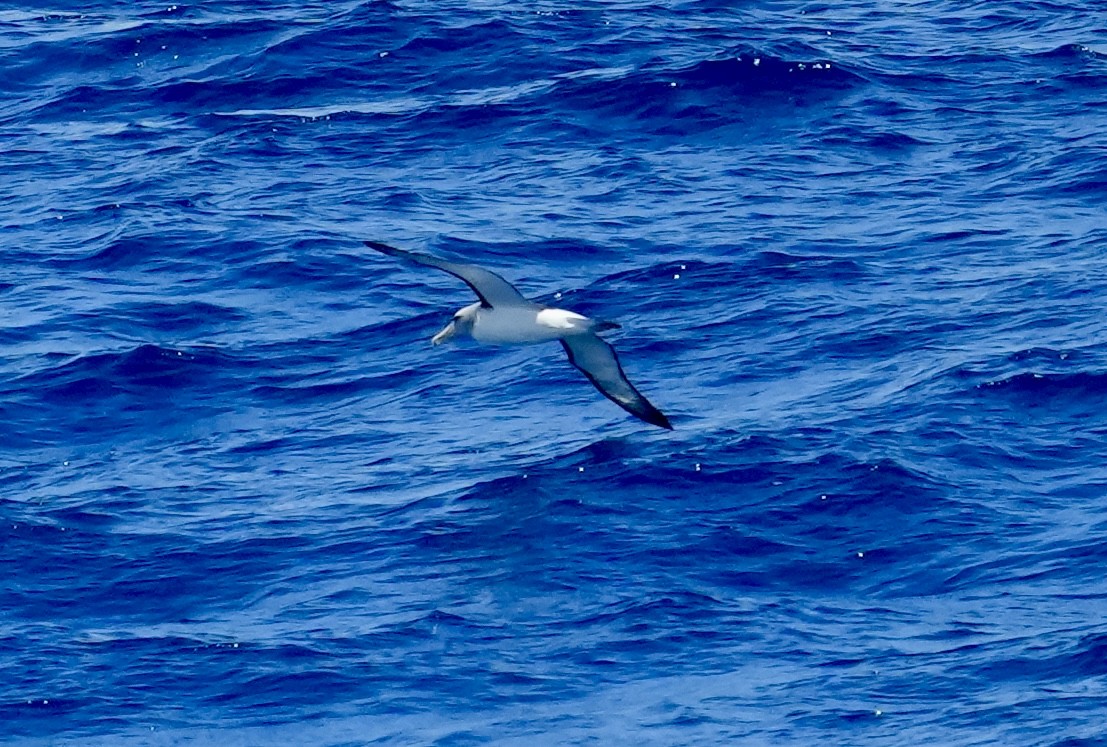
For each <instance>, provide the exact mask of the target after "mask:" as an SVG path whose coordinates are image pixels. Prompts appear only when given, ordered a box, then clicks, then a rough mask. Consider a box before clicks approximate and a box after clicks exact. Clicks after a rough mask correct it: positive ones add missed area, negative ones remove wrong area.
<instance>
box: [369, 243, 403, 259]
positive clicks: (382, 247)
mask: <svg viewBox="0 0 1107 747" xmlns="http://www.w3.org/2000/svg"><path fill="white" fill-rule="evenodd" d="M362 243H364V244H365V246H367V247H369V248H370V249H376V250H377V251H378V252H381V253H382V254H390V255H393V256H395V255H397V254H400V253H401V251H400V250H399V249H397V248H396V247H394V246H389V245H388V244H382V243H381V242H379V241H364V242H362Z"/></svg>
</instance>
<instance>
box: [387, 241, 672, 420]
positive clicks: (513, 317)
mask: <svg viewBox="0 0 1107 747" xmlns="http://www.w3.org/2000/svg"><path fill="white" fill-rule="evenodd" d="M365 245H366V246H367V247H369V248H370V249H375V250H376V251H378V252H381V253H382V254H387V255H388V256H390V257H399V258H400V259H406V260H409V261H411V262H416V263H418V264H421V265H426V266H427V267H435V268H437V269H439V270H443V271H445V272H448V273H450V274H451V275H453V276H454V277H457V278H460V279H461V280H463V281H465V284H466V285H468V286H469V287H470V288H472V289H473V292H474V293H476V294H477V298H479V299H480V301H478V302H477V303H474V304H470V305H469V306H466V307H465V308H463V309H461V310H460V311H458V312H457V313H456V314H454V318H453V319H452V320H451V321H450V323H449V324H447V325H446V328H445V329H443V330H442V331H441V332H439V333H438V334H437V335H435V336H434V337H432V338H431V342H432V343H434V344H435V345H438V344H440V343H443V342H445V341H446V340H448V339H450V338H451V337H453V336H454V335H458V334H467V335H469V336H470V337H472V338H473V339H474V340H476V341H477V342H486V343H492V344H500V345H504V344H520V343H531V342H551V341H553V340H557V341H558V342H560V343H561V346H562V347H563V348H565V353H566V354H567V355H568V356H569V362H570V363H572V364H573V365H574V366H576V367H577V368H579V369H580V370H581V371H582V372H583V373H584V375H585V376H587V377H588V379H589V381H591V382H592V383H593V384H595V386H596V388H597V389H599V390H600V393H601V394H602V395H603V396H605V397H607V398H608V399H609V400H611V401H612V402H614V403H615V404H617V405H618V406H619V407H621V408H623V409H624V410H626V411H627V412H629V413H630V414H631V415H634V416H635V417H637V418H641V419H642V420H644V421H646V422H647V423H650V424H651V425H656V426H659V427H661V428H668V429H669V430H672V429H673V426H672V425H670V424H669V419H668V418H667V417H665V415H664V414H663V413H662V412H661V411H660V410H658V409H657V408H656V407H654V406H653V405H651V404H650V403H649V401H647V400H646V398H645V397H643V396H642V394H641V393H640V392H639V391H638V390H637V389H635V388H634V386H633V385H632V384H631V383H630V382H629V381H627V377H626V374H624V373H623V368H622V366H620V365H619V359H618V358H617V357H615V349H614V348H612V347H611V345H609V344H608V343H607V342H605V341H604V340H602V339H601V338H600V337H599V336H597V335H596V333H597V332H603V331H605V330H608V329H615V328H616V327H618V326H619V325H618V324H615V323H614V322H604V321H600V320H597V319H589V318H588V317H586V316H581V315H580V314H576V313H574V312H572V311H566V310H565V309H552V308H550V307H549V306H543V305H541V304H536V303H532V302H531V301H528V300H527V299H526V298H524V297H523V295H522V294H521V293H519V291H517V290H516V289H515V286H513V285H512V284H511V283H509V282H507V281H506V280H504V279H503V278H502V277H500V276H499V275H497V274H496V273H494V272H490V271H488V270H485V269H484V268H483V267H477V266H475V265H467V264H458V263H456V262H447V261H446V260H444V259H439V258H438V257H432V256H431V255H429V254H419V253H417V252H408V251H404V250H402V249H396V248H394V247H391V246H388V245H387V244H381V243H379V242H376V241H366V242H365Z"/></svg>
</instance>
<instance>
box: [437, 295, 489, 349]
mask: <svg viewBox="0 0 1107 747" xmlns="http://www.w3.org/2000/svg"><path fill="white" fill-rule="evenodd" d="M478 311H480V302H479V301H478V302H477V303H473V304H469V305H468V306H466V307H465V308H464V309H461V310H460V311H458V312H457V313H456V314H454V318H453V319H451V320H450V323H449V324H447V325H446V327H445V329H443V330H442V331H441V332H439V333H438V334H437V335H435V336H434V337H432V338H431V342H432V343H433V344H435V345H441V344H442V343H444V342H446V341H447V340H449V339H450V338H451V337H453V336H454V335H458V334H461V335H471V334H472V333H473V322H475V321H476V320H477V312H478Z"/></svg>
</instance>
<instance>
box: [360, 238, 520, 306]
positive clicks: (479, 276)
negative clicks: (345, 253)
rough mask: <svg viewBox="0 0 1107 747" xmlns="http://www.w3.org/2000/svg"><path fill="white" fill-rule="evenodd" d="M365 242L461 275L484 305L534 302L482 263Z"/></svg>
mask: <svg viewBox="0 0 1107 747" xmlns="http://www.w3.org/2000/svg"><path fill="white" fill-rule="evenodd" d="M365 245H366V246H367V247H369V248H370V249H375V250H376V251H378V252H380V253H381V254H387V255H388V256H390V257H399V258H400V259H406V260H409V261H411V262H416V263H418V264H421V265H426V266H427V267H435V268H438V269H439V270H443V271H445V272H448V273H450V274H451V275H453V276H454V277H456V278H460V279H461V280H463V281H465V284H466V285H468V286H469V287H470V288H472V289H473V292H474V293H476V294H477V296H478V297H479V298H480V303H481V306H484V307H485V308H492V307H494V306H529V305H531V302H530V301H528V300H527V299H526V298H524V297H523V294H522V293H520V292H519V291H517V290H515V286H514V285H512V284H511V283H509V282H507V281H506V280H504V279H503V278H502V277H500V276H499V275H497V274H496V273H494V272H491V271H490V270H486V269H484V268H483V267H477V266H476V265H464V264H459V263H457V262H448V261H446V260H444V259H439V258H438V257H432V256H431V255H429V254H419V253H418V252H407V251H404V250H403V249H397V248H395V247H392V246H389V245H388V244H381V243H380V242H377V241H366V242H365Z"/></svg>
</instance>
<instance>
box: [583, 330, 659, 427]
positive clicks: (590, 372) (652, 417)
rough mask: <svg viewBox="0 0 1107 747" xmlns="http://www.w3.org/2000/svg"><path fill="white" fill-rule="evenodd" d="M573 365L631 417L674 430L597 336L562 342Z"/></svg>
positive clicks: (591, 335)
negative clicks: (630, 380) (635, 386)
mask: <svg viewBox="0 0 1107 747" xmlns="http://www.w3.org/2000/svg"><path fill="white" fill-rule="evenodd" d="M561 345H562V347H564V348H565V352H566V353H567V354H568V356H569V362H570V363H572V364H573V365H574V366H576V367H577V368H579V369H580V370H581V371H582V372H583V373H584V375H585V376H587V377H588V379H589V381H591V382H592V383H593V384H595V386H596V388H597V389H599V390H600V394H602V395H603V396H605V397H607V398H608V399H609V400H611V401H612V402H614V403H615V404H617V405H618V406H619V407H621V408H623V409H624V410H626V411H627V412H629V413H630V414H631V415H633V416H635V417H636V418H639V419H641V420H644V421H646V422H647V423H649V424H650V425H656V426H658V427H660V428H668V429H669V430H672V429H673V426H672V425H670V424H669V419H668V418H667V417H665V415H664V413H662V412H661V411H660V410H658V409H657V408H656V407H654V406H653V405H651V404H650V402H649V400H647V399H646V398H645V397H643V396H642V393H641V392H639V391H638V390H637V389H635V388H634V385H633V384H631V383H630V382H629V381H627V377H626V374H624V373H623V367H622V366H620V365H619V359H618V358H617V357H616V356H615V349H614V348H613V347H611V345H610V344H608V343H607V342H606V341H604V340H602V339H601V338H599V337H597V336H596V335H594V334H591V333H589V334H580V335H571V336H569V337H564V338H562V339H561Z"/></svg>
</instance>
